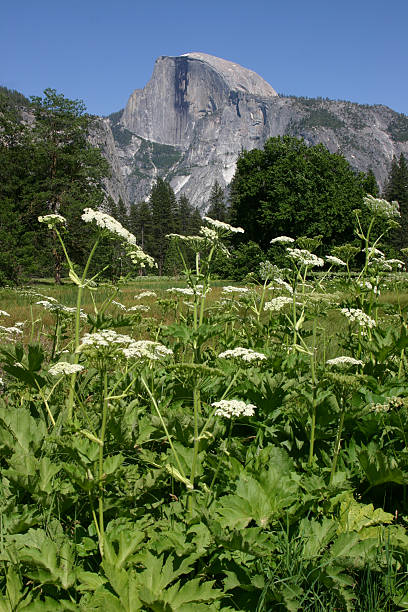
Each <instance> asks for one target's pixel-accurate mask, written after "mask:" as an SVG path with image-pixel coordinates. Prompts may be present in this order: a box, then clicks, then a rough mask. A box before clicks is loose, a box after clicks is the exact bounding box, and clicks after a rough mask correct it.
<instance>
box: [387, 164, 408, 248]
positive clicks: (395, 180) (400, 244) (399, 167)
mask: <svg viewBox="0 0 408 612" xmlns="http://www.w3.org/2000/svg"><path fill="white" fill-rule="evenodd" d="M384 197H385V199H386V200H388V201H393V200H396V201H397V202H398V204H399V208H400V213H401V218H400V219H399V223H400V226H401V227H400V228H399V229H398V230H395V232H393V234H392V236H391V241H392V244H393V246H395V247H396V248H397V249H401V248H406V247H407V246H408V166H407V160H406V159H405V157H404V155H403V154H402V153H401V155H400V158H399V160H397V158H396V157H395V156H394V158H393V160H392V163H391V170H390V173H389V176H388V181H387V184H386V187H385V189H384Z"/></svg>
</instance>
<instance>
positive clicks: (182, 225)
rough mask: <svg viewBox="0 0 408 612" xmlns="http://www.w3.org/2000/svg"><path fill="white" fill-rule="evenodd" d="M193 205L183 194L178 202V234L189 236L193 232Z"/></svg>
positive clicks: (176, 225)
mask: <svg viewBox="0 0 408 612" xmlns="http://www.w3.org/2000/svg"><path fill="white" fill-rule="evenodd" d="M192 215H193V207H192V206H191V204H190V200H189V199H188V198H187V196H185V195H181V196H180V198H179V199H178V202H177V208H176V218H175V230H176V232H177V233H178V234H183V235H184V236H188V235H189V234H191V223H192Z"/></svg>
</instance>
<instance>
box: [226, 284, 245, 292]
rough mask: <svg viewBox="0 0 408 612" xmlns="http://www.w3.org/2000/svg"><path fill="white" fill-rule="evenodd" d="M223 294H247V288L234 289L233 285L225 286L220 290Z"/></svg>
mask: <svg viewBox="0 0 408 612" xmlns="http://www.w3.org/2000/svg"><path fill="white" fill-rule="evenodd" d="M222 292H223V293H248V292H249V289H248V287H234V286H233V285H226V286H225V287H223V288H222Z"/></svg>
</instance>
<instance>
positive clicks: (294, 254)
mask: <svg viewBox="0 0 408 612" xmlns="http://www.w3.org/2000/svg"><path fill="white" fill-rule="evenodd" d="M286 251H287V253H288V255H289V257H290V258H291V259H293V260H294V261H295V262H297V263H298V264H300V265H301V266H307V267H309V266H312V267H314V266H318V267H320V268H321V267H322V266H324V260H323V259H322V258H321V257H318V256H317V255H315V254H314V253H311V252H310V251H308V250H307V249H291V248H290V247H288V248H287V249H286Z"/></svg>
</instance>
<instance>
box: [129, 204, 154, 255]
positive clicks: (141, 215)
mask: <svg viewBox="0 0 408 612" xmlns="http://www.w3.org/2000/svg"><path fill="white" fill-rule="evenodd" d="M129 231H131V232H132V234H134V235H135V236H136V241H137V244H138V245H139V246H140V247H141V248H142V249H143V250H144V251H146V252H147V253H149V254H150V252H151V244H152V234H153V225H152V213H151V210H150V206H149V203H148V202H138V203H136V204H132V205H131V206H130V211H129Z"/></svg>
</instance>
